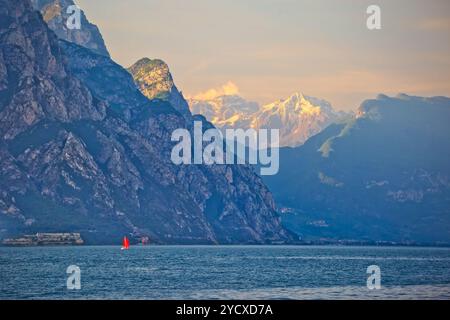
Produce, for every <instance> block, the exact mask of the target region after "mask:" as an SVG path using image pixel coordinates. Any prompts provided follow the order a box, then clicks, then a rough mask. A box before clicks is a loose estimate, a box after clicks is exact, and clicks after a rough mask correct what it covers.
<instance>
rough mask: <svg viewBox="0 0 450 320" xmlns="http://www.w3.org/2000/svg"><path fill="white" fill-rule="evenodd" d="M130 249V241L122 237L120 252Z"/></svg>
mask: <svg viewBox="0 0 450 320" xmlns="http://www.w3.org/2000/svg"><path fill="white" fill-rule="evenodd" d="M128 249H130V241H129V240H128V238H127V237H123V242H122V248H120V250H128Z"/></svg>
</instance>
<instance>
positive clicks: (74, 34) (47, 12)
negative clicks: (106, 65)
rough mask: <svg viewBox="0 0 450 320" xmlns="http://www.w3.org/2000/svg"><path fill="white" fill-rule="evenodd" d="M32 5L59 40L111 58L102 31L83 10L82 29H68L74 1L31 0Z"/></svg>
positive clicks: (81, 16) (81, 13) (81, 15)
mask: <svg viewBox="0 0 450 320" xmlns="http://www.w3.org/2000/svg"><path fill="white" fill-rule="evenodd" d="M31 3H32V4H33V7H34V8H35V9H36V10H38V11H40V12H41V14H42V17H43V19H44V21H45V22H46V23H47V25H48V26H49V28H50V29H52V30H53V31H54V32H55V33H56V35H57V36H58V37H59V38H61V39H65V40H67V41H70V42H74V43H76V44H78V45H80V46H83V47H85V48H88V49H90V50H92V51H94V52H95V53H98V54H101V55H104V56H107V57H109V53H108V50H107V49H106V46H105V42H104V41H103V37H102V35H101V34H100V31H99V30H98V28H97V26H96V25H94V24H92V23H90V22H89V20H88V19H87V17H86V15H85V13H84V12H83V11H82V10H80V29H69V28H68V27H67V24H66V22H67V18H68V17H69V16H70V15H72V14H73V12H72V11H69V13H68V8H69V7H70V6H73V5H75V3H74V2H73V1H72V0H31Z"/></svg>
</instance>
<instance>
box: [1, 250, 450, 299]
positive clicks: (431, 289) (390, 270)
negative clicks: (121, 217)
mask: <svg viewBox="0 0 450 320" xmlns="http://www.w3.org/2000/svg"><path fill="white" fill-rule="evenodd" d="M70 265H77V266H79V267H80V269H81V289H80V290H68V289H67V286H66V281H67V277H68V275H67V274H66V270H67V267H68V266H70ZM370 265H377V266H379V267H380V269H381V289H379V290H369V289H368V288H367V285H366V283H367V278H368V276H369V275H368V274H367V273H366V271H367V267H368V266H370ZM449 267H450V249H449V248H410V247H401V248H397V247H333V246H329V247H328V246H327V247H316V246H167V247H166V246H147V247H142V246H139V247H131V248H130V250H128V251H121V250H120V247H89V246H84V247H36V248H5V247H3V248H0V299H449V298H450V272H449Z"/></svg>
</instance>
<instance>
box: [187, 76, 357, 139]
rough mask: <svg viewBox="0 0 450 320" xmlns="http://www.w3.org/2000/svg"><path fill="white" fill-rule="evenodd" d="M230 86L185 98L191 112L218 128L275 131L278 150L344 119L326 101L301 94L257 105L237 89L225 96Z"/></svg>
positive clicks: (344, 114)
mask: <svg viewBox="0 0 450 320" xmlns="http://www.w3.org/2000/svg"><path fill="white" fill-rule="evenodd" d="M231 85H232V83H229V84H227V85H225V86H224V87H222V89H218V90H215V89H211V90H209V91H207V92H206V93H205V94H199V95H196V96H194V97H192V98H189V99H188V103H189V106H190V108H191V111H192V113H193V114H201V115H203V116H205V117H206V118H207V119H208V120H209V121H211V122H212V123H213V124H214V125H215V126H217V127H219V128H222V129H226V128H242V129H249V128H254V129H262V128H264V129H279V130H280V146H281V147H285V146H290V147H295V146H299V145H302V144H303V143H304V142H305V141H306V140H308V139H309V138H310V137H311V136H313V135H316V134H317V133H319V132H320V131H322V130H323V129H324V128H326V127H327V126H328V125H330V124H331V123H334V122H338V121H340V120H341V119H343V118H345V117H348V114H346V113H343V112H338V111H335V110H334V109H333V107H332V106H331V104H330V103H329V102H327V101H325V100H321V99H318V98H314V97H310V96H306V95H303V94H301V93H295V94H293V95H292V96H290V97H289V98H288V99H285V100H283V99H282V100H278V101H276V102H273V103H270V104H267V105H263V106H260V105H259V104H258V103H257V102H251V101H247V100H245V99H244V98H242V97H240V96H239V95H238V92H239V91H238V90H237V87H236V88H235V90H232V94H225V91H227V90H224V88H230V86H231ZM228 91H230V90H228ZM221 93H223V94H221Z"/></svg>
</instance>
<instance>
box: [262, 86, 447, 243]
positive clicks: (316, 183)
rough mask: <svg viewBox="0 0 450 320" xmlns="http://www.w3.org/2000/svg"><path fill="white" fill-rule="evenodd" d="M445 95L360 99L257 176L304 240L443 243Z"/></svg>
mask: <svg viewBox="0 0 450 320" xmlns="http://www.w3.org/2000/svg"><path fill="white" fill-rule="evenodd" d="M449 121H450V98H446V97H434V98H422V97H412V96H407V95H399V96H397V97H393V98H392V97H387V96H384V95H380V96H379V97H377V99H374V100H367V101H365V102H364V103H363V104H362V105H361V107H360V108H359V110H358V114H357V117H356V118H355V119H353V120H350V121H347V122H346V123H342V124H334V125H331V126H329V127H328V128H326V129H325V130H324V131H322V132H321V133H320V134H318V135H316V136H314V137H312V138H311V139H309V140H308V141H307V142H306V143H305V144H304V145H303V146H301V147H298V148H284V149H282V150H281V152H280V158H281V159H280V171H279V173H278V175H276V176H267V177H263V179H264V181H265V182H266V183H267V185H268V186H269V188H270V190H271V191H273V193H274V196H275V199H276V201H277V204H278V206H279V208H280V211H282V212H283V222H284V223H285V225H286V226H287V227H289V228H290V229H291V230H293V231H295V232H296V233H297V234H299V235H300V236H301V237H302V238H304V239H315V240H319V239H334V240H337V239H340V240H342V239H358V240H374V241H395V242H401V243H414V242H416V243H417V242H420V243H450V161H449V160H450V143H449V137H450V125H449V124H450V122H449Z"/></svg>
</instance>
